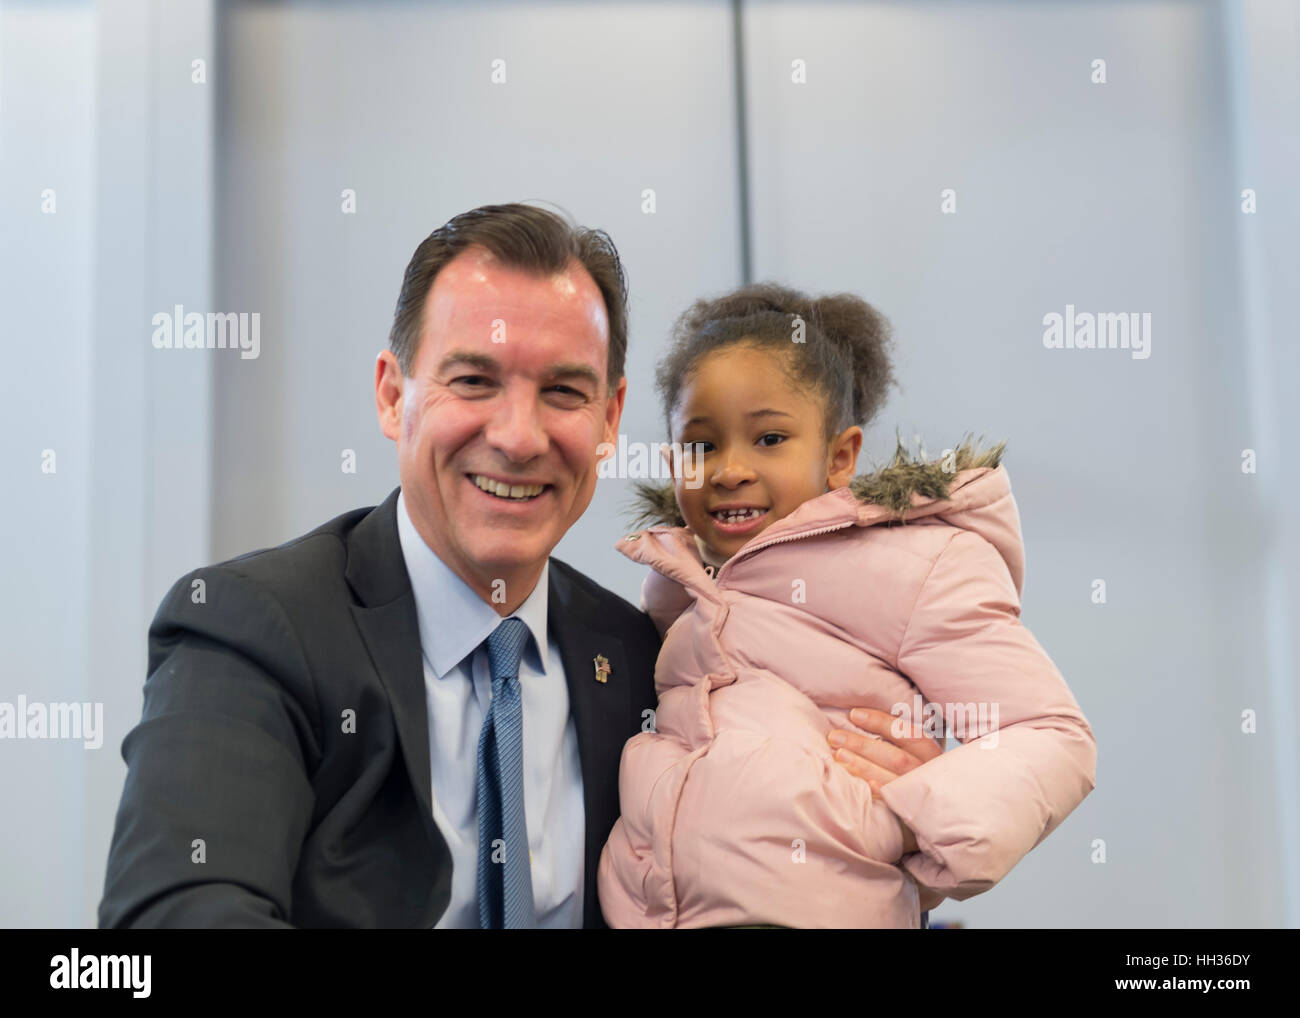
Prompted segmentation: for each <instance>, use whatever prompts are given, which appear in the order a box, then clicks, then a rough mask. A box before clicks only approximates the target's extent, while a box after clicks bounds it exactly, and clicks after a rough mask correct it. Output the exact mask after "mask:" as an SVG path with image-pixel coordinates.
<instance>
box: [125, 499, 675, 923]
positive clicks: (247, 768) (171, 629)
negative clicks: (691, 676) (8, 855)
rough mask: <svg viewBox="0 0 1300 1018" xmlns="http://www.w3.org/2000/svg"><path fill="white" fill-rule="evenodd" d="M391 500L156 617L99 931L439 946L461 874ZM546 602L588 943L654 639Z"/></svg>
mask: <svg viewBox="0 0 1300 1018" xmlns="http://www.w3.org/2000/svg"><path fill="white" fill-rule="evenodd" d="M397 494H398V491H397V490H395V491H394V492H393V493H392V494H391V495H390V496H389V497H388V498H387V499H386V500H385V501H384V503H383V504H382V505H380V506H378V507H376V508H374V509H358V510H355V511H353V512H350V513H346V514H344V515H342V516H339V517H338V518H336V519H334V520H331V521H330V522H329V523H326V524H325V525H324V526H322V527H320V528H318V529H316V530H314V531H312V532H311V533H309V534H306V535H304V536H303V537H300V538H298V539H297V540H294V541H291V542H289V543H288V544H285V545H282V546H280V547H278V548H273V549H270V550H263V551H257V552H253V553H251V554H248V555H244V556H241V557H240V558H236V559H233V560H231V561H229V562H225V563H222V564H220V565H215V566H212V567H210V568H206V569H199V570H196V571H195V572H193V573H190V574H188V575H187V576H184V577H182V578H181V579H180V580H179V581H178V582H177V583H176V585H175V586H173V587H172V589H171V590H170V591H169V592H168V594H167V596H166V597H165V598H164V599H163V602H162V605H161V607H160V608H159V609H158V614H157V616H156V617H155V618H154V621H153V624H152V626H151V627H150V629H149V676H148V680H147V681H146V683H145V687H144V714H143V718H142V720H141V721H140V724H139V725H137V726H136V727H135V728H134V729H133V730H132V731H131V732H130V734H128V735H127V737H126V739H125V740H124V741H123V743H122V756H123V758H124V759H125V760H126V763H127V767H128V774H127V779H126V787H125V789H124V791H123V793H122V801H121V805H120V806H119V808H118V812H117V822H116V826H115V829H114V833H113V843H112V848H111V850H110V852H109V858H108V873H107V878H106V881H105V887H104V898H103V901H102V902H101V903H100V906H99V925H100V926H101V927H122V926H138V927H155V926H185V927H215V926H238V927H251V926H279V927H283V926H303V927H308V926H309V927H342V926H353V927H424V928H428V927H431V926H433V925H434V924H435V923H436V922H437V921H438V919H439V918H440V917H441V916H442V914H443V912H444V911H445V910H446V908H447V905H448V902H449V901H450V898H451V855H450V853H449V850H448V848H447V843H446V841H445V840H444V839H443V837H442V835H441V834H440V833H439V831H438V829H437V826H436V825H435V823H434V821H433V810H432V801H431V792H430V787H429V786H430V760H429V726H428V717H427V714H426V709H425V694H424V669H423V664H422V659H421V651H420V633H419V624H418V622H417V620H416V611H415V600H414V595H413V593H412V591H411V583H410V580H409V578H408V576H407V572H406V566H405V562H404V560H403V558H402V551H401V545H400V544H399V542H398V537H397V515H396V513H397ZM200 580H201V581H202V583H201V584H199V583H197V582H196V581H200ZM548 596H549V616H548V619H549V627H550V631H551V633H552V634H553V635H554V636H555V638H556V641H557V643H558V645H559V647H560V653H561V656H562V658H563V661H564V670H565V674H566V676H567V679H568V687H569V702H570V710H571V712H572V714H573V719H574V723H575V726H576V728H577V734H578V749H579V756H580V759H581V767H582V782H583V799H584V803H585V806H586V841H585V844H586V854H585V860H584V862H585V866H584V874H585V883H584V888H583V925H584V926H587V927H600V926H603V925H604V920H603V919H602V917H601V913H600V905H599V902H598V901H597V898H596V868H597V863H598V860H599V858H600V851H601V848H602V846H603V845H604V842H605V839H606V837H607V836H608V834H609V831H610V828H612V827H613V825H614V822H615V820H616V819H617V818H618V809H619V807H618V764H619V756H620V754H621V752H622V749H623V744H624V743H625V742H626V741H627V740H628V739H629V738H630V737H631V736H632V735H634V734H636V733H637V732H638V731H640V730H641V725H642V711H643V710H646V709H647V708H653V707H654V706H655V691H654V678H653V676H654V663H655V657H656V655H657V654H658V651H659V636H658V634H657V633H656V631H655V628H654V625H653V624H652V623H651V622H650V620H649V618H648V617H647V616H645V615H643V614H642V613H641V612H640V611H638V610H637V609H636V608H634V607H632V605H630V604H628V603H627V602H626V601H624V600H623V599H621V598H619V597H617V596H616V595H614V594H612V593H610V592H609V591H607V590H605V589H604V588H603V587H600V586H598V585H597V584H595V583H593V582H592V581H591V580H589V579H587V577H585V576H583V575H582V574H581V573H579V572H577V571H576V570H574V569H573V568H571V567H570V566H567V565H565V564H564V563H562V562H559V561H558V560H555V559H552V560H551V563H550V589H549V595H548ZM598 654H601V655H604V656H605V657H606V658H607V659H608V660H609V666H610V668H609V674H608V678H607V681H605V682H598V681H597V680H596V667H595V661H594V659H595V657H596V656H597V655H598ZM349 717H351V718H354V721H353V722H352V723H351V724H349V722H348V718H349ZM348 728H355V732H351V731H348V730H347V729H348Z"/></svg>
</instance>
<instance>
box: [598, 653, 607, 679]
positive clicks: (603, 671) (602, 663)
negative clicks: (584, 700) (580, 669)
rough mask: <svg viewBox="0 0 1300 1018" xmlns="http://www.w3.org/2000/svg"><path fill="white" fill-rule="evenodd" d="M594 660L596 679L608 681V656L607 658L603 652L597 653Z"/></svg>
mask: <svg viewBox="0 0 1300 1018" xmlns="http://www.w3.org/2000/svg"><path fill="white" fill-rule="evenodd" d="M595 660H596V681H597V682H608V681H609V658H607V657H606V656H605V655H604V654H597V655H596V658H595Z"/></svg>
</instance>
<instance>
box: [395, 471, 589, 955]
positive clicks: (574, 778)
mask: <svg viewBox="0 0 1300 1018" xmlns="http://www.w3.org/2000/svg"><path fill="white" fill-rule="evenodd" d="M397 533H398V537H399V538H400V540H401V545H402V556H403V558H404V559H405V560H406V571H407V574H408V575H409V576H410V579H411V588H412V590H413V591H414V593H415V607H416V612H417V614H418V616H419V622H420V648H421V651H422V654H423V659H424V689H425V700H426V704H427V707H428V714H429V757H430V760H429V763H430V769H431V772H432V777H433V818H434V822H435V823H436V824H437V825H438V830H439V831H441V832H442V835H443V837H445V838H446V839H447V845H448V847H449V848H450V849H451V860H452V874H451V903H450V904H449V905H448V906H447V911H446V912H444V913H443V915H442V918H441V919H439V920H438V923H437V925H436V926H435V927H434V928H435V929H452V928H477V927H478V924H479V920H478V809H477V784H478V739H479V732H480V730H481V729H482V728H483V719H484V718H485V717H486V716H487V710H488V706H489V705H490V704H491V702H492V676H491V674H490V672H489V665H488V652H487V646H486V645H485V644H484V642H483V641H485V640H486V639H487V638H488V636H489V635H490V634H491V633H492V631H493V630H494V629H496V627H497V626H498V625H500V624H501V622H503V621H504V619H503V618H502V616H500V615H498V614H497V613H496V610H495V609H493V607H492V606H491V605H489V604H488V603H487V602H485V601H484V600H483V599H482V598H481V597H479V596H478V594H476V593H475V592H474V591H473V590H471V589H470V587H469V586H468V585H467V584H466V583H465V582H464V581H463V580H462V579H461V578H460V577H459V576H457V575H456V574H455V573H453V572H452V571H451V569H449V568H448V567H447V565H446V564H445V563H444V562H443V561H442V560H441V559H440V558H438V556H437V555H435V554H434V552H433V550H432V549H431V548H430V547H429V546H428V545H427V544H425V542H424V539H423V538H421V537H420V534H419V531H417V530H416V529H415V525H414V524H413V523H412V522H411V518H410V516H409V515H407V512H406V502H405V496H404V495H398V497H397ZM549 576H550V563H549V561H548V562H547V563H546V565H545V566H543V568H542V575H541V577H540V578H539V579H538V581H537V586H536V587H534V588H533V591H532V593H531V594H529V595H528V598H527V600H525V601H524V603H523V604H522V605H520V606H519V608H518V609H517V610H516V611H515V612H514V613H513V614H512V615H511V616H509V617H511V618H518V619H520V620H522V621H523V623H524V624H525V625H526V626H528V631H529V633H530V634H531V639H530V640H529V641H528V644H527V646H526V647H525V648H524V655H523V659H522V660H521V661H520V662H519V692H520V699H521V702H522V704H523V717H524V738H523V742H524V747H523V753H524V817H525V820H526V823H527V825H528V846H529V849H530V851H531V854H532V881H533V904H534V905H535V907H536V910H537V922H538V925H539V926H543V927H580V926H582V897H583V894H582V889H583V856H584V850H585V833H586V813H585V809H584V806H583V800H582V771H581V769H580V767H579V759H578V733H577V729H576V728H575V727H574V723H573V718H572V716H571V715H570V713H569V689H568V686H567V685H566V684H565V676H564V663H563V661H562V660H561V659H560V653H559V650H558V648H557V647H556V644H555V641H554V640H552V639H551V638H550V634H549V633H548V631H547V624H546V618H547V615H546V613H547V595H548V589H549V588H548V580H549Z"/></svg>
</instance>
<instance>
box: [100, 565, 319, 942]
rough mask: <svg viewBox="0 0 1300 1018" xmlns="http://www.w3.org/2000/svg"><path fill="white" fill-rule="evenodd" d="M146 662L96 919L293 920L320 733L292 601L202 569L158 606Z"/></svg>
mask: <svg viewBox="0 0 1300 1018" xmlns="http://www.w3.org/2000/svg"><path fill="white" fill-rule="evenodd" d="M193 579H202V580H203V581H204V584H205V586H204V587H203V588H196V587H194V586H193V584H192V582H191V581H192V580H193ZM198 589H202V591H203V596H202V598H201V599H199V600H198V602H197V603H196V600H195V596H196V595H192V590H195V591H196V590H198ZM149 668H150V673H149V676H148V679H147V681H146V682H145V687H144V711H143V716H142V717H141V720H140V723H139V724H138V725H137V726H136V727H135V728H134V729H132V730H131V732H130V733H128V735H127V737H126V739H125V740H124V741H123V743H122V756H123V758H124V760H125V761H126V764H127V777H126V785H125V787H124V789H123V792H122V798H121V802H120V805H119V807H118V811H117V820H116V824H115V826H114V831H113V840H112V844H111V847H110V849H109V858H108V869H107V876H106V879H105V884H104V897H103V899H102V901H101V902H100V906H99V925H100V927H101V928H119V927H162V926H166V927H191V928H192V927H243V928H247V927H272V928H273V927H280V928H284V927H288V926H289V925H290V921H289V915H290V904H291V892H292V884H293V878H294V874H295V871H296V869H297V864H298V857H299V853H300V850H301V846H302V842H303V838H304V836H305V835H306V832H307V830H308V827H309V823H310V819H311V816H312V811H313V808H314V804H315V801H314V795H313V792H312V786H311V783H310V781H309V778H308V772H309V768H311V767H312V766H314V763H313V762H312V761H313V758H314V757H317V758H318V755H319V754H318V749H317V747H318V745H319V740H318V737H317V736H316V734H315V733H316V732H317V731H318V729H317V728H316V725H317V723H318V719H317V718H316V716H315V714H316V705H315V694H314V691H313V687H312V686H311V680H310V674H309V672H308V669H307V665H306V662H305V660H304V658H303V656H302V653H301V648H300V646H299V644H298V642H297V638H296V637H295V635H294V633H293V631H292V629H291V627H290V624H289V622H288V619H287V618H286V616H285V613H284V611H283V609H282V608H281V607H280V605H279V603H278V602H277V601H276V600H275V599H274V598H273V597H272V596H270V595H269V594H268V593H266V592H265V591H263V590H262V589H261V588H260V587H259V586H258V585H257V584H255V583H254V582H253V581H252V580H249V579H247V578H246V577H243V576H241V575H240V574H238V573H236V572H235V571H233V570H230V569H226V568H221V567H214V568H211V569H204V570H200V571H199V572H197V573H192V574H190V575H189V576H187V577H184V578H182V579H181V580H180V581H179V582H178V583H177V584H176V585H175V586H173V587H172V589H171V591H170V592H169V593H168V595H167V597H166V598H164V600H163V603H162V606H161V607H160V608H159V609H158V613H157V615H156V616H155V617H154V621H153V624H152V625H151V627H150V629H149Z"/></svg>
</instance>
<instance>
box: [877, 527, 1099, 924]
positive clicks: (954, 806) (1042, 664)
mask: <svg viewBox="0 0 1300 1018" xmlns="http://www.w3.org/2000/svg"><path fill="white" fill-rule="evenodd" d="M898 670H899V671H900V672H902V673H903V674H904V675H906V676H907V677H908V678H909V679H911V681H912V682H913V683H914V684H915V685H916V686H917V687H918V688H919V689H920V691H921V693H922V695H923V697H924V699H925V700H926V701H928V702H930V703H933V704H935V705H936V706H937V708H938V709H939V710H941V711H942V712H943V714H942V716H943V717H944V718H945V719H948V718H949V712H952V715H951V716H952V721H956V720H958V719H960V720H961V721H962V725H961V727H960V729H959V730H955V731H953V732H952V734H953V735H954V736H956V737H957V738H958V739H959V740H960V741H961V743H962V745H960V746H958V747H957V748H955V749H952V750H949V751H948V752H946V753H944V754H943V755H942V756H940V757H936V758H935V759H933V760H930V761H928V762H927V763H925V764H922V765H921V766H920V767H917V768H915V769H914V770H912V771H909V772H908V773H907V774H904V775H903V776H901V777H898V778H895V779H894V780H893V781H890V782H888V783H887V784H885V785H884V786H882V789H881V795H882V797H883V798H884V800H885V802H886V803H887V804H888V805H889V806H890V808H891V809H893V811H894V812H895V813H896V814H898V816H899V817H901V818H902V819H903V821H904V822H905V823H906V824H907V825H908V826H909V827H911V828H912V830H913V831H914V832H915V833H916V840H917V845H918V847H919V849H920V850H919V851H917V852H913V853H910V854H908V855H906V856H904V857H903V859H902V865H903V866H904V867H905V868H906V869H908V870H909V871H910V872H911V874H912V875H913V876H914V877H915V878H916V879H917V881H918V882H919V883H921V884H923V885H925V886H927V887H930V888H933V889H934V890H935V891H937V892H939V893H941V894H944V895H946V896H948V897H951V898H955V899H957V900H959V901H961V900H965V899H966V898H970V897H972V896H973V895H976V894H979V893H980V892H982V891H986V890H988V889H989V888H990V887H992V886H993V885H994V884H996V883H997V882H998V881H999V880H1001V879H1002V878H1003V877H1004V876H1006V874H1007V873H1008V872H1009V871H1010V870H1011V868H1012V867H1013V866H1015V864H1016V863H1017V862H1019V861H1020V859H1021V858H1023V857H1024V856H1025V854H1026V853H1028V852H1029V851H1030V850H1031V849H1032V848H1034V847H1035V846H1036V845H1037V844H1038V843H1039V842H1041V841H1042V840H1043V839H1044V838H1045V837H1047V835H1048V834H1050V833H1051V832H1052V831H1053V830H1054V829H1055V828H1056V827H1057V826H1058V825H1059V824H1060V823H1061V821H1062V820H1064V819H1065V818H1066V817H1067V816H1068V815H1069V814H1070V812H1071V811H1072V810H1073V809H1074V808H1075V807H1076V806H1078V805H1079V803H1080V802H1082V801H1083V799H1084V798H1085V797H1086V796H1087V795H1088V793H1089V792H1091V791H1092V790H1093V788H1095V787H1096V766H1097V744H1096V740H1095V739H1094V737H1093V734H1092V730H1091V728H1090V727H1089V726H1088V722H1087V720H1086V719H1085V718H1084V716H1083V713H1082V711H1080V709H1079V705H1078V703H1076V702H1075V699H1074V697H1073V695H1071V693H1070V690H1069V687H1068V686H1067V685H1066V683H1065V680H1064V679H1063V678H1062V677H1061V674H1060V672H1059V671H1057V669H1056V666H1055V665H1054V664H1053V663H1052V660H1051V659H1050V658H1049V657H1048V656H1047V653H1046V652H1045V651H1044V650H1043V648H1042V647H1041V646H1040V645H1039V644H1038V641H1037V640H1036V639H1035V638H1034V636H1033V634H1032V633H1030V632H1029V630H1028V629H1026V628H1025V627H1024V626H1023V625H1022V624H1021V622H1020V598H1019V595H1018V594H1017V592H1016V587H1015V584H1014V583H1013V582H1012V579H1011V575H1010V573H1009V572H1008V570H1007V568H1006V565H1005V563H1004V562H1003V561H1002V558H1001V556H1000V555H999V554H998V552H997V551H996V549H994V547H993V546H992V545H991V544H990V543H989V542H987V541H986V540H984V538H982V537H980V536H979V535H977V534H974V533H972V532H970V531H965V530H962V531H959V532H958V533H956V534H955V535H954V536H953V538H952V539H951V540H950V541H949V543H948V544H947V545H946V547H945V549H944V551H943V553H942V554H941V555H940V556H939V558H938V559H937V560H936V562H935V564H934V566H933V568H932V569H931V571H930V574H929V576H928V577H927V579H926V581H925V583H924V584H923V586H922V588H921V591H920V593H919V595H918V596H917V600H916V604H915V606H914V607H913V609H912V614H911V617H910V620H909V622H908V625H907V628H906V631H905V632H904V635H903V639H902V642H901V645H900V647H899V652H898ZM981 711H983V715H982V716H983V719H984V720H985V721H986V722H987V724H986V726H985V727H984V728H983V729H981V728H979V727H977V726H976V725H973V724H969V723H966V719H967V718H970V719H971V720H975V719H976V718H978V717H979V716H980V712H981ZM913 720H916V721H921V720H923V719H913ZM952 721H950V722H949V723H950V724H952ZM953 727H954V728H957V727H958V726H957V725H955V724H954V725H953Z"/></svg>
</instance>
